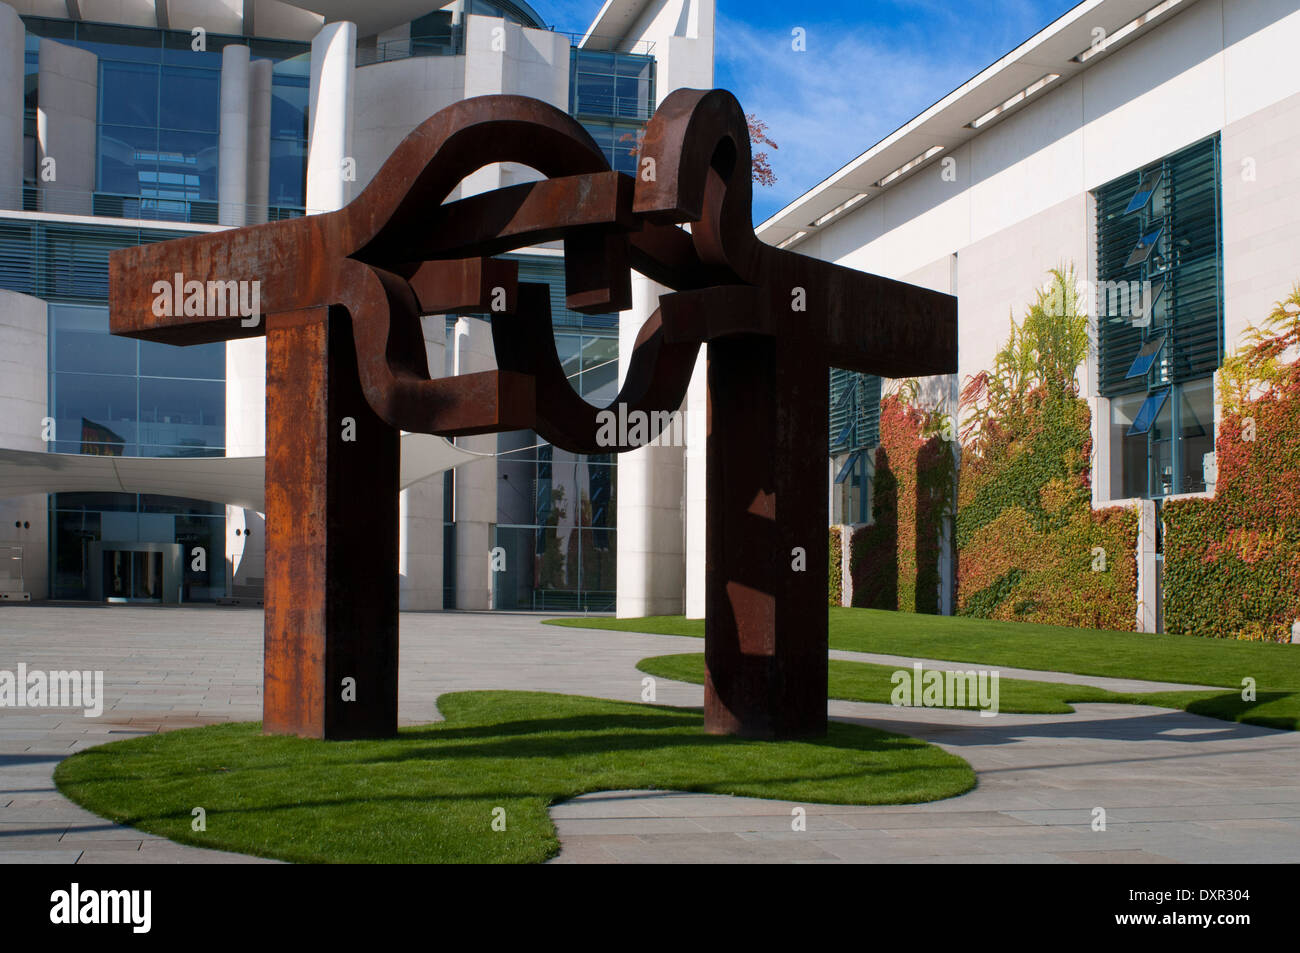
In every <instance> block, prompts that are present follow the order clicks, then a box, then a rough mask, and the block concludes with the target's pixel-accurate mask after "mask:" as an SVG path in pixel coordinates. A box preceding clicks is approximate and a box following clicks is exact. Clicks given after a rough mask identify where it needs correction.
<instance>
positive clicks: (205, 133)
mask: <svg viewBox="0 0 1300 953" xmlns="http://www.w3.org/2000/svg"><path fill="white" fill-rule="evenodd" d="M23 22H24V24H25V25H26V28H27V32H28V42H29V49H30V50H31V54H32V55H29V57H28V60H27V65H26V69H27V70H28V71H29V73H32V74H33V75H30V76H29V77H28V79H27V83H26V90H27V96H28V100H29V102H28V106H29V108H30V109H31V111H32V114H33V117H34V115H35V107H36V105H37V104H38V102H39V91H38V90H37V89H36V85H37V84H36V80H37V78H38V76H39V73H38V72H36V56H35V53H36V51H37V50H38V49H39V46H38V45H37V44H33V43H32V41H33V40H37V43H39V38H40V37H47V38H49V39H51V40H54V41H56V42H59V43H66V44H68V45H69V46H75V47H78V48H80V49H83V50H89V51H91V52H93V53H94V54H95V55H96V56H97V57H98V63H99V81H98V97H99V98H98V116H97V125H96V132H97V141H96V154H95V158H96V177H95V183H94V189H95V196H94V204H93V209H94V213H95V214H96V215H106V216H113V217H127V218H145V219H160V220H164V221H187V222H207V223H215V222H216V220H217V210H216V199H217V160H218V152H219V149H218V145H219V133H220V128H221V116H220V106H219V104H220V97H221V65H222V50H223V49H224V48H225V47H226V46H227V45H229V44H240V45H247V46H248V47H249V48H250V52H251V55H252V57H253V58H254V59H269V60H270V61H271V64H272V68H271V133H270V134H271V157H272V158H271V171H270V203H269V204H270V205H271V206H272V214H271V216H270V217H271V218H282V217H286V216H287V215H288V214H297V213H301V210H302V207H303V203H304V201H305V196H306V142H307V98H308V85H309V74H310V68H311V62H310V59H311V55H310V47H309V44H307V43H300V42H292V41H286V40H266V39H256V38H250V37H237V36H222V35H218V34H213V33H209V34H207V37H206V48H205V49H203V50H195V49H194V48H193V39H194V38H193V37H192V36H191V35H190V33H189V31H187V30H155V29H150V28H145V27H130V26H113V25H106V24H99V23H84V22H74V21H66V20H51V19H45V18H42V17H23Z"/></svg>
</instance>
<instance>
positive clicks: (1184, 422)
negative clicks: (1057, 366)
mask: <svg viewBox="0 0 1300 953" xmlns="http://www.w3.org/2000/svg"><path fill="white" fill-rule="evenodd" d="M1296 49H1300V2H1297V0H1163V2H1160V3H1153V0H1087V2H1084V3H1080V4H1079V5H1078V6H1076V7H1074V8H1073V9H1071V10H1070V11H1069V12H1068V13H1066V14H1065V15H1064V16H1062V17H1061V18H1060V19H1058V20H1057V21H1056V22H1054V23H1052V24H1051V25H1050V26H1048V27H1046V28H1045V29H1044V30H1042V31H1041V32H1040V33H1038V34H1037V35H1035V36H1033V37H1031V38H1030V39H1028V40H1027V41H1025V42H1024V43H1023V44H1021V45H1020V46H1019V47H1017V48H1016V49H1014V50H1011V51H1010V52H1008V53H1007V54H1006V55H1005V56H1003V57H1001V58H1000V59H998V61H997V62H996V63H994V64H993V65H992V66H990V67H989V68H988V69H986V70H984V71H983V72H981V73H980V74H979V75H977V76H975V77H974V78H973V79H971V80H970V81H969V82H967V83H965V84H964V85H962V86H961V87H960V88H958V89H955V90H953V91H952V92H950V93H947V94H946V95H944V96H942V98H939V100H938V101H937V102H936V103H935V104H934V105H933V106H931V107H930V108H929V109H927V110H925V111H924V112H923V113H921V114H920V115H919V116H916V117H915V118H913V119H912V120H910V121H909V122H907V123H906V124H905V125H903V126H902V127H901V128H899V129H898V130H896V131H895V132H893V133H892V134H890V135H889V136H887V137H886V138H884V139H883V140H881V141H880V142H878V143H877V144H876V145H874V146H872V147H871V148H870V149H868V150H867V151H866V152H864V153H862V154H861V155H860V156H858V157H857V158H855V159H853V161H851V162H849V163H848V164H847V165H845V166H844V167H843V168H841V169H840V170H839V171H837V172H836V173H835V174H833V175H832V176H830V177H829V178H827V179H825V180H824V181H822V182H820V183H818V184H817V185H816V186H814V187H813V188H811V189H809V190H808V191H807V192H806V193H804V194H803V195H801V196H800V197H799V198H798V199H796V200H795V201H794V202H792V203H790V204H789V205H788V206H787V207H786V208H784V209H782V210H781V211H780V212H778V213H776V214H775V215H773V216H772V217H771V218H770V219H769V220H768V221H766V222H765V223H763V225H762V226H761V227H760V229H759V235H760V236H761V237H762V238H763V239H764V240H765V241H767V242H769V243H771V244H774V245H781V246H783V247H787V248H791V249H793V250H796V251H799V252H802V253H804V254H808V255H813V256H816V257H820V258H824V259H827V260H830V261H834V262H838V263H840V264H844V265H848V266H851V267H854V268H859V269H862V270H864V271H869V272H874V273H877V274H881V275H886V276H889V277H893V278H898V279H902V280H905V281H909V282H912V283H915V284H919V285H924V286H926V287H929V288H932V289H935V290H938V291H943V292H947V293H950V294H953V295H956V296H957V298H958V299H959V324H960V345H959V361H960V370H959V372H958V374H957V375H954V376H951V377H945V378H935V379H929V380H926V381H924V382H922V383H923V385H924V394H925V397H926V399H927V400H928V401H929V402H930V404H931V406H941V407H944V408H946V409H947V410H948V412H952V413H955V412H956V409H957V408H956V406H955V405H956V401H957V394H958V386H959V382H960V381H962V380H964V379H965V378H966V377H967V376H968V375H972V374H975V373H977V372H978V371H980V370H981V369H986V368H991V367H992V366H993V358H994V354H995V352H996V351H997V349H998V348H999V347H1000V346H1001V345H1002V344H1003V343H1004V342H1005V340H1006V338H1007V334H1008V317H1009V316H1010V315H1014V316H1015V317H1016V318H1017V319H1019V318H1020V317H1022V316H1023V314H1024V312H1025V310H1026V308H1027V306H1028V305H1029V304H1030V303H1031V302H1032V300H1033V296H1034V291H1035V289H1036V288H1039V287H1042V286H1043V284H1044V279H1045V277H1046V276H1047V273H1048V271H1049V269H1052V268H1055V267H1058V266H1062V265H1066V266H1068V265H1073V267H1074V268H1075V270H1076V274H1077V276H1078V278H1079V279H1081V280H1082V282H1084V285H1083V289H1084V290H1085V292H1088V293H1089V296H1090V297H1091V298H1092V300H1093V302H1094V307H1093V311H1094V318H1095V320H1093V321H1092V322H1091V325H1092V326H1091V331H1090V334H1091V341H1090V344H1091V347H1090V352H1091V354H1090V357H1089V360H1088V363H1087V366H1086V372H1085V373H1083V374H1082V375H1081V378H1080V384H1081V386H1082V393H1083V395H1084V396H1085V397H1086V398H1087V399H1088V402H1089V404H1090V406H1091V409H1092V419H1093V434H1092V437H1093V447H1094V454H1095V457H1094V461H1093V467H1092V493H1093V502H1094V506H1096V507H1103V506H1108V505H1112V504H1116V503H1121V502H1127V503H1128V504H1129V505H1135V506H1138V507H1140V508H1141V507H1143V506H1144V505H1145V508H1146V509H1145V511H1146V512H1150V511H1151V510H1152V509H1153V504H1151V503H1150V502H1149V501H1155V500H1164V499H1170V498H1172V497H1176V496H1179V495H1185V494H1212V493H1213V490H1214V481H1215V473H1216V470H1215V464H1214V448H1215V435H1216V432H1217V421H1216V414H1217V413H1218V408H1219V407H1220V403H1219V401H1218V400H1216V396H1215V388H1216V381H1215V372H1216V370H1217V368H1218V367H1219V366H1220V365H1221V362H1222V359H1223V357H1224V355H1225V354H1226V353H1231V352H1232V351H1233V350H1235V349H1236V347H1237V346H1238V345H1239V344H1240V343H1241V341H1242V339H1243V334H1244V332H1245V330H1246V328H1247V327H1248V326H1249V325H1250V324H1251V323H1252V322H1254V323H1258V322H1260V321H1261V320H1262V319H1263V318H1265V317H1266V316H1267V315H1268V314H1269V312H1270V310H1271V309H1272V306H1273V303H1274V302H1275V301H1277V300H1279V299H1281V298H1283V297H1285V296H1286V295H1287V294H1288V293H1289V292H1290V290H1291V289H1292V287H1293V286H1294V285H1295V283H1296V282H1297V281H1300V162H1298V161H1297V158H1296V157H1297V155H1300V75H1297V73H1296V71H1295V70H1294V69H1289V68H1287V65H1286V64H1287V63H1288V60H1289V57H1290V56H1291V55H1293V53H1294V51H1295V50H1296ZM938 92H940V91H938V90H936V93H938ZM1130 292H1132V294H1131V295H1130ZM1130 299H1131V300H1130ZM1138 301H1141V302H1142V305H1141V306H1138V304H1137V303H1138ZM1148 304H1149V305H1150V307H1149V308H1148V307H1147V305H1148ZM833 384H834V386H835V388H836V391H835V395H834V397H833V401H832V406H833V408H838V413H839V415H840V416H839V418H838V419H836V420H833V422H832V448H831V450H832V454H833V456H832V460H831V466H830V474H831V477H830V478H828V482H830V483H831V484H832V490H831V493H832V500H833V506H834V511H835V514H836V517H837V519H838V520H840V521H843V522H845V523H855V522H862V521H865V519H866V514H867V513H868V512H869V510H868V508H867V502H866V500H867V498H868V496H869V488H868V484H869V480H870V473H869V469H870V464H871V454H870V453H869V452H867V451H869V450H870V448H871V447H872V446H873V445H874V442H875V441H876V439H877V437H876V434H875V430H874V429H873V428H874V424H875V421H874V420H873V418H872V414H873V412H878V408H879V404H878V394H879V390H878V387H879V382H876V381H872V380H870V379H865V378H856V377H854V376H853V375H841V376H840V377H839V378H838V379H836V380H835V381H834V382H833ZM833 417H834V412H833ZM837 435H838V440H837ZM1150 525H1152V526H1154V520H1152V521H1151V523H1150ZM1157 537H1158V534H1157V533H1155V532H1147V531H1146V530H1144V531H1143V534H1142V543H1141V547H1142V551H1141V552H1140V553H1139V565H1140V567H1145V568H1143V569H1141V570H1140V573H1139V586H1140V590H1139V599H1141V600H1142V602H1141V603H1140V606H1139V608H1138V610H1137V611H1138V613H1139V616H1138V623H1139V627H1140V628H1143V629H1145V630H1147V631H1151V630H1153V629H1154V627H1155V626H1156V625H1157V622H1156V618H1155V614H1154V613H1155V611H1156V610H1155V607H1156V606H1158V604H1159V600H1158V598H1156V596H1155V589H1154V586H1155V578H1156V575H1157V570H1155V567H1156V566H1157V564H1158V560H1157V558H1156V557H1157V555H1158V553H1157V552H1155V551H1154V549H1155V547H1158V538H1157ZM947 555H948V559H949V560H951V553H950V552H949V553H948V554H947ZM942 585H943V587H944V592H943V593H942V595H943V597H944V599H945V600H947V601H945V602H944V603H943V604H944V605H945V607H946V608H947V609H948V610H950V609H951V573H950V572H949V573H948V575H947V577H946V579H945V582H944V583H943V584H942ZM1141 606H1145V607H1146V608H1145V609H1144V608H1142V607H1141Z"/></svg>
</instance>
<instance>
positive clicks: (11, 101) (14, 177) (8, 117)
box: [0, 3, 27, 208]
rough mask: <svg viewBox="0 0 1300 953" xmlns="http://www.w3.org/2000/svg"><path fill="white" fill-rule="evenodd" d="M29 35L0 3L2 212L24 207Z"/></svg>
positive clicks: (7, 6)
mask: <svg viewBox="0 0 1300 953" xmlns="http://www.w3.org/2000/svg"><path fill="white" fill-rule="evenodd" d="M26 37H27V32H26V29H25V28H24V27H23V21H22V20H21V19H20V18H19V16H18V14H17V13H15V12H14V8H13V7H11V6H9V5H8V4H4V3H0V208H22V207H23V192H22V189H23V108H24V105H25V104H24V102H23V97H24V90H23V74H24V68H23V48H24V44H25V43H26Z"/></svg>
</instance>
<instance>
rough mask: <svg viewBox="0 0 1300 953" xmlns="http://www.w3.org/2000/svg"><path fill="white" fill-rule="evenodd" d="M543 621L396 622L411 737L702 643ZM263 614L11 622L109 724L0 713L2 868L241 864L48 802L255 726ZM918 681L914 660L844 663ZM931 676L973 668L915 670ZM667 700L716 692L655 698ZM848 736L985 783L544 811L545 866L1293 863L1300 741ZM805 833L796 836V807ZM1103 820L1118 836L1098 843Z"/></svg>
mask: <svg viewBox="0 0 1300 953" xmlns="http://www.w3.org/2000/svg"><path fill="white" fill-rule="evenodd" d="M540 618H541V617H539V616H535V615H505V614H488V613H482V614H475V613H403V614H402V617H401V626H402V632H401V679H400V685H399V688H400V705H399V720H400V721H401V723H402V724H406V725H409V724H421V723H425V722H429V721H433V720H437V718H438V715H437V712H436V709H435V703H436V699H437V697H438V696H439V695H440V694H442V693H443V692H448V691H465V690H478V689H516V690H530V691H554V692H565V693H571V694H579V695H592V696H597V697H602V698H611V699H622V700H627V701H637V700H639V699H640V696H641V690H642V686H641V680H642V679H643V678H644V677H645V676H644V674H643V673H641V672H638V671H637V670H636V663H637V661H639V660H640V659H642V658H644V657H646V656H650V655H664V654H672V653H683V652H699V651H700V650H701V648H702V643H701V642H700V641H699V640H696V639H685V638H680V637H675V636H656V635H641V634H637V633H621V632H611V631H601V630H589V629H570V628H562V627H556V626H545V625H542V624H541V622H540ZM261 629H262V614H261V611H260V610H256V609H247V608H238V607H185V608H171V607H122V606H114V607H100V606H88V607H71V606H3V607H0V668H10V669H12V668H13V667H14V666H15V665H16V663H17V662H19V661H22V662H26V663H27V665H28V666H29V668H32V669H46V670H48V669H72V668H76V669H90V670H102V671H104V673H105V683H104V690H105V696H106V697H105V699H104V705H105V710H104V714H103V715H102V716H101V717H100V718H98V719H91V718H86V717H83V715H82V714H81V713H80V712H75V711H67V710H62V711H60V710H53V709H42V710H35V711H34V710H27V709H22V710H19V709H6V710H4V711H3V712H2V713H0V861H3V862H10V863H238V862H253V861H256V860H257V859H256V858H249V857H242V856H240V855H237V854H228V853H221V852H215V851H206V850H202V849H199V848H193V847H187V846H182V845H178V844H173V843H171V842H169V841H166V840H164V839H162V838H158V837H154V836H152V835H148V834H142V833H141V832H139V831H134V830H131V829H129V828H122V827H118V826H116V825H113V824H110V823H109V822H107V821H104V820H103V819H101V818H98V817H95V816H94V815H92V814H90V813H88V812H86V811H83V810H82V809H81V808H78V807H77V806H76V805H73V804H72V803H71V802H69V801H67V800H66V799H64V798H63V797H62V796H61V795H59V794H58V792H57V790H55V788H54V785H53V781H52V779H51V774H52V772H53V770H54V766H55V765H56V764H57V763H58V762H59V761H60V760H61V759H62V758H64V757H67V756H68V755H69V754H71V753H72V752H73V751H75V750H81V749H83V748H85V747H89V746H91V745H95V744H103V743H105V742H109V741H115V740H119V739H122V738H127V737H135V736H138V735H140V734H142V733H153V732H157V731H165V730H172V729H175V728H180V727H190V726H195V725H203V724H214V723H220V722H228V721H248V720H256V719H258V718H259V717H260V716H261V662H262V641H261ZM832 654H833V656H835V657H851V658H855V659H858V660H862V661H883V663H884V664H895V665H900V666H902V665H909V664H910V663H911V661H912V660H911V659H908V658H900V657H895V656H870V655H865V654H862V653H832ZM922 661H926V662H927V664H930V665H933V666H934V667H936V668H943V667H951V668H961V669H963V670H965V669H968V668H971V667H979V666H974V665H973V664H968V663H951V662H942V661H934V660H922ZM999 671H1000V672H1001V673H1002V674H1003V675H1006V676H1007V677H1017V678H1031V679H1036V680H1039V681H1075V682H1079V683H1081V684H1095V685H1098V686H1099V687H1105V688H1113V689H1115V690H1119V691H1155V690H1160V689H1162V688H1169V687H1176V688H1181V687H1186V686H1169V685H1166V684H1165V683H1158V682H1136V681H1133V680H1122V679H1098V678H1087V677H1083V676H1072V675H1062V674H1060V673H1051V672H1037V671H1032V670H1024V669H1007V668H1000V669H999ZM655 684H656V690H657V696H656V701H658V702H659V703H661V704H667V705H686V706H695V707H698V706H700V705H701V704H702V701H703V689H702V688H701V687H700V686H697V685H684V684H680V683H676V682H671V681H666V680H663V679H658V680H657V681H656V683H655ZM828 708H829V711H830V713H831V715H832V716H833V717H835V718H838V719H842V720H846V721H851V722H857V723H860V724H868V725H872V726H874V727H878V728H883V729H886V730H891V731H896V732H900V733H902V734H908V735H913V736H916V737H920V738H924V739H925V740H927V741H930V742H932V743H934V744H936V745H938V746H940V747H942V748H944V749H946V750H948V751H951V752H953V753H955V754H957V755H959V756H961V757H963V758H965V759H966V760H968V761H969V762H970V763H971V764H972V765H973V766H974V767H975V769H976V772H977V775H978V779H979V784H978V786H977V788H976V789H975V790H973V791H971V792H970V793H968V794H966V795H963V796H961V797H958V798H951V799H948V800H945V801H938V802H934V803H932V804H923V805H915V804H913V805H885V806H879V807H859V806H852V805H820V804H807V805H795V804H794V803H792V802H783V801H771V800H760V799H750V798H732V797H725V796H720V795H703V794H691V793H686V792H664V791H626V792H600V793H596V794H589V795H585V796H583V797H580V798H575V799H573V800H571V801H569V802H566V803H563V804H559V805H556V806H555V807H554V808H553V809H552V812H551V813H552V817H553V818H554V820H555V823H556V827H557V831H558V833H559V837H560V842H561V846H562V849H561V852H560V855H559V856H558V857H557V858H555V859H554V860H553V861H552V862H553V863H710V862H728V863H730V862H737V863H744V862H748V863H772V862H783V863H832V862H835V863H842V862H854V863H862V862H869V863H880V862H889V863H931V862H944V863H993V862H998V863H1167V862H1170V861H1180V862H1189V863H1201V862H1253V863H1259V862H1300V733H1293V732H1281V731H1272V730H1269V729H1266V728H1255V727H1252V726H1245V725H1235V724H1229V723H1225V722H1219V721H1214V720H1211V719H1206V718H1202V717H1199V716H1196V715H1189V714H1186V713H1185V712H1180V711H1171V710H1168V709H1159V708H1152V707H1147V706H1129V705H1098V704H1082V705H1079V706H1077V709H1078V710H1077V712H1076V713H1075V714H1068V715H1008V714H999V715H998V716H997V717H995V718H980V717H979V715H978V713H976V712H959V711H952V710H946V709H918V708H908V709H899V708H893V707H891V706H888V705H868V704H860V703H854V702H838V701H836V702H831V703H830V704H829V706H828ZM795 806H802V807H804V808H805V809H806V822H807V830H805V831H792V830H791V829H790V822H791V819H792V816H791V809H792V808H793V807H795ZM1094 807H1104V808H1105V809H1106V812H1107V830H1106V831H1104V832H1100V831H1093V830H1092V829H1091V820H1092V810H1093V808H1094Z"/></svg>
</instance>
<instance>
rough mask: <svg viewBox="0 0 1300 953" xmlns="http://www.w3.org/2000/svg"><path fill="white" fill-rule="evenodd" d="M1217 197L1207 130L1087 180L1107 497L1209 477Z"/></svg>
mask: <svg viewBox="0 0 1300 953" xmlns="http://www.w3.org/2000/svg"><path fill="white" fill-rule="evenodd" d="M1220 195H1221V193H1220V169H1219V139H1218V137H1217V136H1214V137H1212V138H1209V139H1205V140H1203V141H1201V142H1198V143H1196V144H1195V145H1192V146H1189V147H1188V148H1186V149H1183V150H1181V151H1179V152H1176V153H1174V154H1173V155H1170V156H1166V157H1165V158H1164V159H1161V160H1159V161H1158V162H1154V163H1151V164H1150V165H1149V166H1147V167H1145V168H1143V169H1138V170H1136V171H1134V172H1132V173H1129V174H1128V175H1125V176H1122V177H1120V178H1119V179H1116V180H1115V181H1113V182H1110V183H1107V184H1106V185H1104V186H1102V187H1101V188H1099V189H1097V190H1096V193H1095V197H1096V202H1097V286H1098V302H1099V304H1098V322H1097V335H1098V340H1097V355H1098V378H1099V385H1100V386H1099V390H1100V393H1101V396H1103V397H1106V398H1108V399H1109V401H1110V438H1109V439H1110V447H1111V472H1110V496H1111V498H1120V497H1148V498H1159V497H1163V496H1168V495H1170V494H1175V493H1189V492H1199V491H1203V490H1205V489H1206V488H1207V486H1208V485H1209V484H1208V482H1207V480H1206V472H1207V470H1208V469H1209V468H1208V466H1207V464H1208V462H1209V461H1207V459H1206V458H1207V456H1209V455H1210V454H1212V453H1213V451H1214V384H1213V375H1214V372H1215V370H1216V369H1217V368H1218V367H1219V365H1220V363H1221V361H1222V349H1223V344H1222V339H1223V330H1222V329H1223V293H1222V261H1223V253H1222V249H1223V245H1222V237H1221V236H1222V228H1221V223H1220V211H1219V209H1220Z"/></svg>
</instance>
